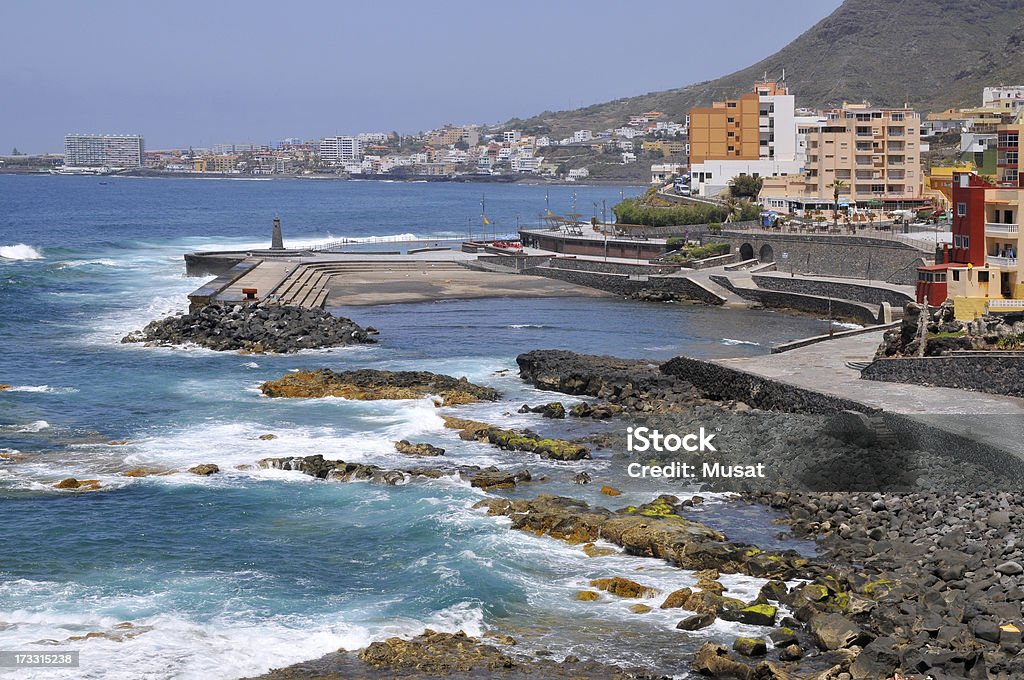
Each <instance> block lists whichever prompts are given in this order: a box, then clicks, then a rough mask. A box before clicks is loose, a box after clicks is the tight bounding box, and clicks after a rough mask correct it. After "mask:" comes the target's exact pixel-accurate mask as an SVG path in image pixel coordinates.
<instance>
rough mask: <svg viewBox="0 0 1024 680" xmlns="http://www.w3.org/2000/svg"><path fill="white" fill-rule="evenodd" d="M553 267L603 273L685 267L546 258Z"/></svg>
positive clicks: (662, 271) (650, 272)
mask: <svg viewBox="0 0 1024 680" xmlns="http://www.w3.org/2000/svg"><path fill="white" fill-rule="evenodd" d="M546 259H547V260H549V261H551V266H552V267H557V268H558V269H573V270H576V271H588V272H601V273H603V274H626V275H628V274H647V275H648V276H656V275H658V274H674V273H676V272H677V271H679V270H680V269H682V268H683V267H682V266H681V265H678V264H674V265H673V264H633V263H624V262H602V261H599V260H576V259H572V258H568V257H559V258H554V259H552V258H550V257H548V258H546Z"/></svg>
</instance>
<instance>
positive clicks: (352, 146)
mask: <svg viewBox="0 0 1024 680" xmlns="http://www.w3.org/2000/svg"><path fill="white" fill-rule="evenodd" d="M362 158H363V144H362V142H360V141H359V139H358V138H356V137H324V138H323V139H321V140H320V159H321V160H323V161H324V162H325V163H330V164H331V165H338V164H341V163H348V162H351V161H360V160H362Z"/></svg>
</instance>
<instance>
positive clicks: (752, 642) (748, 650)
mask: <svg viewBox="0 0 1024 680" xmlns="http://www.w3.org/2000/svg"><path fill="white" fill-rule="evenodd" d="M732 649H733V651H734V652H736V653H737V654H742V655H743V656H764V655H765V654H767V653H768V645H767V644H766V643H765V641H764V640H759V639H757V638H748V637H739V638H736V640H734V641H733V643H732Z"/></svg>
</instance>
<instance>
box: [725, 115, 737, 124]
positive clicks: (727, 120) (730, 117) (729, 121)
mask: <svg viewBox="0 0 1024 680" xmlns="http://www.w3.org/2000/svg"><path fill="white" fill-rule="evenodd" d="M725 122H727V123H735V122H736V119H735V118H733V117H732V116H729V117H728V118H726V119H725Z"/></svg>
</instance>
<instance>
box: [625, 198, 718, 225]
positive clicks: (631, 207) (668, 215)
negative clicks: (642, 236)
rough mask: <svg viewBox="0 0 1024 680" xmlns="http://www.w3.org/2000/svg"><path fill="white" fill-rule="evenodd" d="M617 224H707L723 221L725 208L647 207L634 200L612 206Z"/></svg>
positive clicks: (700, 205)
mask: <svg viewBox="0 0 1024 680" xmlns="http://www.w3.org/2000/svg"><path fill="white" fill-rule="evenodd" d="M612 212H613V213H614V214H615V219H616V221H617V222H618V223H619V224H643V225H646V226H649V227H671V226H677V225H687V224H708V223H711V222H721V221H722V220H724V219H725V217H726V213H725V208H722V207H721V206H717V205H705V204H697V205H672V206H669V207H661V206H657V205H649V204H647V203H646V202H644V201H642V200H638V199H634V198H629V199H626V200H625V201H622V202H621V203H617V204H616V205H614V206H612Z"/></svg>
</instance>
